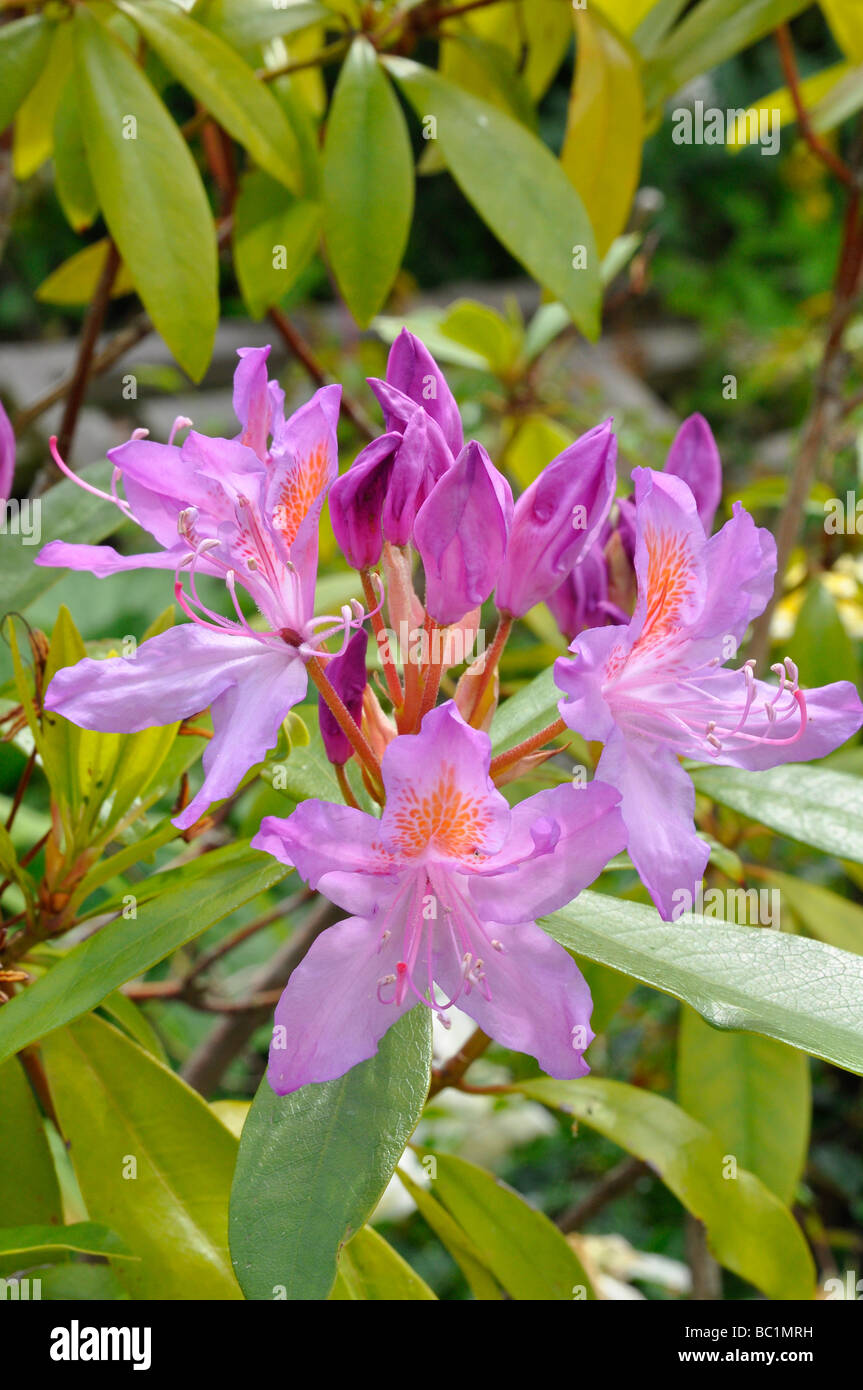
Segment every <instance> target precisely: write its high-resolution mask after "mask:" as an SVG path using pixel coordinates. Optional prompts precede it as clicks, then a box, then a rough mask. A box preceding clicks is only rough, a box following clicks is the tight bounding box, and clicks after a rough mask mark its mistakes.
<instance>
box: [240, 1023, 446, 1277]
mask: <svg viewBox="0 0 863 1390" xmlns="http://www.w3.org/2000/svg"><path fill="white" fill-rule="evenodd" d="M430 1068H431V1016H430V1011H429V1010H428V1009H426V1008H423V1007H421V1006H420V1005H417V1006H416V1008H414V1009H411V1011H410V1013H408V1014H405V1015H404V1016H403V1017H402V1018H401V1019H400V1020H399V1022H398V1023H396V1024H395V1025H394V1026H393V1027H392V1028H390V1030H389V1032H387V1033H386V1034H385V1035H384V1037H383V1038H382V1039H381V1043H380V1048H379V1050H378V1052H377V1053H376V1054H375V1056H374V1057H370V1058H369V1060H368V1061H367V1062H361V1063H360V1065H359V1066H356V1067H354V1068H352V1070H351V1071H349V1072H348V1073H347V1074H346V1075H345V1076H342V1077H340V1078H339V1079H338V1080H337V1081H325V1082H323V1083H321V1084H319V1085H312V1086H303V1087H302V1089H301V1090H299V1091H294V1092H293V1094H292V1095H289V1096H277V1095H276V1094H275V1092H274V1091H273V1090H272V1088H271V1087H270V1084H269V1082H268V1081H267V1079H266V1077H265V1078H264V1080H263V1081H262V1082H261V1085H260V1086H259V1088H258V1093H257V1095H256V1096H255V1100H254V1104H253V1105H252V1109H251V1111H250V1112H249V1117H248V1119H247V1120H246V1123H245V1126H244V1128H243V1137H242V1139H241V1141H240V1153H239V1157H238V1159H237V1172H236V1176H235V1178H234V1187H233V1191H232V1193H231V1218H230V1231H231V1254H232V1256H233V1260H234V1269H235V1271H236V1274H237V1278H238V1279H239V1281H240V1284H241V1285H242V1288H243V1292H244V1293H245V1295H246V1297H247V1298H254V1299H271V1298H274V1297H276V1296H281V1297H285V1298H288V1299H307V1300H315V1299H324V1298H326V1297H327V1295H328V1293H329V1292H330V1289H331V1288H332V1285H333V1281H334V1279H335V1277H336V1260H337V1257H338V1253H339V1250H340V1248H341V1246H342V1245H344V1243H345V1241H347V1240H349V1239H350V1237H351V1235H353V1234H354V1233H355V1232H357V1231H359V1230H360V1229H361V1227H362V1226H363V1225H364V1224H365V1222H366V1220H367V1219H368V1217H369V1216H370V1215H371V1213H372V1212H373V1211H374V1209H375V1207H376V1206H377V1204H378V1201H379V1199H380V1197H381V1194H382V1193H383V1191H384V1189H385V1187H386V1185H387V1183H388V1182H389V1180H390V1178H391V1176H392V1174H393V1172H394V1170H395V1167H396V1164H397V1163H398V1161H399V1159H400V1158H401V1155H402V1152H403V1151H404V1147H405V1144H406V1143H407V1141H408V1139H409V1138H410V1136H411V1134H412V1133H413V1130H414V1128H415V1126H416V1124H417V1121H418V1120H419V1117H420V1115H421V1113H422V1108H423V1104H424V1103H425V1098H426V1095H427V1093H428V1084H429V1073H430Z"/></svg>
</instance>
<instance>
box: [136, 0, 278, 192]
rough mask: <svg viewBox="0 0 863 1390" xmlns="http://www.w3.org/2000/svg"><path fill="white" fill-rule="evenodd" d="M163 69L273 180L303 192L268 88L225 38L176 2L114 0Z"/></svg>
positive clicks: (274, 101)
mask: <svg viewBox="0 0 863 1390" xmlns="http://www.w3.org/2000/svg"><path fill="white" fill-rule="evenodd" d="M118 3H119V5H120V8H121V9H122V10H123V12H124V14H127V15H129V17H130V18H131V19H132V20H134V22H135V24H136V25H137V27H138V28H139V29H140V31H141V33H142V34H143V35H144V37H145V38H146V40H147V42H148V43H149V44H150V45H151V46H152V48H153V49H154V50H155V52H156V53H158V55H159V57H160V58H161V59H162V62H163V63H164V64H165V67H166V68H168V69H169V71H170V72H172V73H173V74H174V76H175V77H176V78H178V80H179V81H180V82H182V84H183V86H184V87H187V88H188V90H189V91H190V92H191V93H192V94H193V96H195V97H197V99H198V101H199V102H200V103H201V105H202V106H203V107H205V108H206V110H207V111H209V112H210V113H211V115H212V116H214V117H215V119H216V120H217V121H218V122H219V124H220V125H222V126H224V128H225V130H226V131H227V132H228V134H229V135H233V137H234V139H235V140H239V142H240V144H241V145H243V146H245V148H246V149H247V150H248V151H249V154H250V155H251V156H252V158H253V159H254V160H255V161H256V162H257V163H258V164H260V166H261V168H262V169H266V170H267V172H268V173H269V174H272V176H273V178H274V179H278V180H279V182H280V183H283V184H285V185H286V187H288V188H290V189H292V191H293V192H294V193H300V192H301V191H302V187H301V178H300V169H301V161H300V155H299V150H298V148H297V142H296V137H295V135H294V132H293V130H292V129H291V127H290V125H289V124H288V121H287V118H286V117H285V113H284V111H283V110H282V108H281V107H280V106H279V103H278V102H277V101H276V99H275V97H274V96H273V94H272V92H271V91H270V90H269V88H268V87H267V86H266V84H265V83H264V82H261V81H260V79H259V78H257V77H256V76H255V73H254V71H253V70H252V68H250V67H249V65H248V63H246V62H245V61H244V60H243V59H242V58H241V57H240V55H239V54H238V53H236V52H235V51H234V49H233V48H231V47H230V46H229V45H228V44H227V43H226V42H225V41H224V39H221V38H219V36H218V34H214V33H213V32H212V31H211V30H209V29H206V28H205V27H204V26H203V25H202V24H196V23H195V21H194V19H190V18H189V16H188V15H186V14H184V13H183V12H182V10H178V9H177V7H176V6H175V5H170V4H161V3H159V0H147V4H146V5H144V4H137V3H133V2H132V0H118Z"/></svg>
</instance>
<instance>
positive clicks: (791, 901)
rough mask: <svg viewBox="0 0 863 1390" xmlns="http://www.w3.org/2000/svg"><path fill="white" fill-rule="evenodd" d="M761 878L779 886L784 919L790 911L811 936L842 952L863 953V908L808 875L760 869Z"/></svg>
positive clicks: (859, 954) (858, 954)
mask: <svg viewBox="0 0 863 1390" xmlns="http://www.w3.org/2000/svg"><path fill="white" fill-rule="evenodd" d="M758 877H759V878H763V879H764V880H765V881H766V882H767V883H771V884H773V885H774V887H776V888H778V889H779V892H780V893H781V895H782V897H781V902H782V914H783V919H784V916H785V914H786V912H790V913H791V915H792V917H794V918H795V919H796V920H797V921H798V922H799V923H800V924H801V926H802V927H803V930H804V931H805V932H806V935H807V936H814V937H815V939H816V941H826V942H827V944H828V945H829V946H836V947H837V948H838V949H839V950H840V951H851V952H852V953H853V954H854V955H857V956H863V907H860V905H859V903H854V902H851V901H850V900H849V899H848V898H844V897H843V896H842V895H841V893H833V892H832V891H831V890H830V889H829V888H824V887H823V886H822V885H821V884H820V883H811V882H810V881H809V879H807V878H801V877H795V876H794V875H793V874H783V873H779V872H778V871H777V870H776V869H759V870H758Z"/></svg>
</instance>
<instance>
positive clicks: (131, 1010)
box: [100, 990, 230, 1128]
mask: <svg viewBox="0 0 863 1390" xmlns="http://www.w3.org/2000/svg"><path fill="white" fill-rule="evenodd" d="M100 1008H101V1009H102V1011H103V1013H106V1014H110V1015H111V1018H112V1019H113V1020H114V1022H115V1023H117V1024H119V1026H120V1027H121V1028H122V1030H123V1032H124V1033H128V1035H129V1037H130V1038H132V1039H133V1041H134V1042H136V1043H138V1045H139V1046H140V1047H143V1049H144V1051H145V1052H149V1053H150V1055H151V1057H155V1059H156V1061H157V1062H164V1064H165V1066H167V1065H168V1056H167V1053H166V1052H165V1049H164V1047H163V1046H162V1040H161V1038H160V1037H159V1034H158V1033H157V1032H156V1030H155V1028H154V1027H153V1025H152V1024H151V1023H150V1021H149V1019H148V1018H147V1016H146V1014H145V1013H144V1011H143V1009H139V1008H138V1005H137V1004H135V1003H134V1002H133V1000H131V999H129V997H128V996H127V995H125V994H121V992H120V990H115V991H114V993H113V994H109V995H108V998H107V999H103V1000H102V1003H101V1005H100ZM229 1128H230V1126H229Z"/></svg>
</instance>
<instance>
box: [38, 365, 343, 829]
mask: <svg viewBox="0 0 863 1390" xmlns="http://www.w3.org/2000/svg"><path fill="white" fill-rule="evenodd" d="M268 352H269V349H268V348H253V349H247V350H245V351H244V352H241V353H240V359H241V360H240V364H239V367H238V368H237V372H236V375H235V378H234V405H235V409H236V412H237V416H238V418H239V420H240V422H241V424H242V432H241V434H240V436H239V438H237V439H233V440H228V439H211V438H208V437H206V436H204V435H201V434H197V433H195V432H194V431H193V432H191V433H190V434H189V435H188V437H187V439H186V440H185V442H184V443H183V444H182V445H180V446H177V445H174V444H173V443H171V444H157V443H153V442H151V441H150V440H148V439H142V438H133V439H131V440H130V441H129V442H128V443H127V444H123V445H121V446H120V447H119V448H117V449H113V450H112V451H111V454H110V455H109V457H110V458H111V460H112V462H113V463H114V465H115V475H114V489H113V490H114V499H113V500H115V501H116V503H117V505H118V507H119V508H120V510H121V511H123V512H124V514H125V515H127V516H128V517H129V518H131V519H133V520H135V521H137V522H138V523H139V524H140V525H141V526H143V527H144V528H145V529H146V530H148V531H149V532H150V534H151V535H152V536H153V537H154V538H155V540H156V541H158V543H159V545H160V546H161V547H162V551H161V552H158V553H157V554H156V555H155V556H151V555H150V554H144V555H136V556H120V555H118V554H117V552H116V551H114V550H112V549H111V547H109V546H78V545H67V544H65V543H62V542H57V541H55V542H52V543H51V544H50V545H48V546H46V547H45V549H44V550H43V551H42V553H41V555H40V556H39V557H38V558H39V563H41V564H46V565H59V564H65V565H70V566H71V567H73V568H76V569H90V570H92V572H93V573H95V574H97V575H100V576H101V575H105V574H109V573H112V572H114V571H116V570H122V569H129V568H134V567H136V566H139V565H150V564H155V565H160V566H162V567H171V568H173V569H174V570H175V571H176V574H175V586H174V589H175V596H176V599H177V601H178V603H179V604H180V606H181V607H182V609H183V611H184V612H185V613H186V614H187V616H188V617H189V618H190V619H191V620H192V621H191V622H190V623H185V624H182V625H181V626H179V627H172V628H170V629H168V631H166V632H163V633H161V634H159V635H158V636H156V637H152V638H150V639H149V640H148V641H146V642H143V643H142V644H141V646H140V647H139V648H138V649H137V651H136V652H135V653H134V655H132V656H128V657H116V658H111V659H109V660H106V661H94V660H91V659H89V658H87V659H85V660H83V661H79V662H78V663H77V665H75V666H71V667H66V668H64V669H62V670H60V671H58V672H57V674H56V675H55V677H54V679H53V681H52V682H51V685H50V686H49V688H48V691H47V694H46V699H45V704H46V707H47V708H48V709H50V710H54V711H56V712H57V713H59V714H62V715H63V716H64V717H65V718H66V719H69V720H71V721H72V723H74V724H78V725H80V726H81V727H82V728H86V729H96V730H99V731H101V732H105V733H134V732H137V731H138V730H141V729H146V728H149V727H151V726H153V725H164V724H168V723H172V722H173V721H175V720H179V719H184V718H188V717H189V716H190V715H194V714H197V713H198V712H200V711H201V710H204V709H206V708H207V706H208V705H209V706H211V709H212V718H213V737H212V739H211V741H210V742H209V743H208V746H207V749H206V751H205V753H204V759H203V764H204V772H205V774H206V775H205V779H204V783H203V785H202V787H201V789H200V791H199V792H198V794H197V796H195V797H194V799H193V800H192V801H191V803H190V804H189V805H188V806H187V807H186V808H185V809H184V810H183V811H182V813H181V814H180V815H178V816H177V817H176V819H175V821H174V824H175V825H178V826H180V827H181V828H183V829H185V828H187V827H188V826H190V825H192V824H193V823H194V821H195V820H197V819H198V817H199V816H200V815H202V814H203V812H204V811H205V810H206V808H207V806H209V805H210V804H211V803H212V802H214V801H217V800H220V799H222V798H224V797H226V796H229V795H231V793H232V792H234V791H235V790H236V788H237V786H238V785H239V783H240V781H241V780H242V778H243V776H244V775H245V773H246V772H247V771H248V770H249V769H250V768H251V767H253V766H254V765H255V764H256V763H258V762H260V761H261V760H262V759H263V757H264V756H265V754H266V752H267V750H268V749H269V748H271V747H273V745H274V744H275V742H276V739H277V737H278V730H279V726H280V724H281V722H282V720H283V719H284V718H285V716H286V715H287V713H288V711H289V710H290V709H291V708H292V706H293V705H295V704H296V703H297V702H298V701H299V700H301V699H302V698H303V696H304V694H305V691H306V685H307V673H306V668H305V664H304V663H305V661H306V660H308V659H309V658H310V657H313V656H315V655H316V653H317V651H318V644H319V643H320V642H321V641H322V640H324V639H325V638H326V637H328V636H332V635H333V634H334V633H336V632H338V631H339V630H342V631H344V634H345V637H347V635H348V633H349V631H350V629H351V628H352V627H356V626H358V625H359V624H360V622H361V621H362V616H363V615H362V614H361V613H358V612H356V611H354V610H352V609H350V608H346V609H344V610H343V612H342V615H341V617H323V618H315V617H313V614H314V589H315V578H316V572H317V556H318V522H319V517H320V512H321V508H322V506H323V502H324V498H325V496H326V492H327V488H328V487H329V484H330V482H331V481H332V479H333V478H334V477H335V475H336V471H337V466H338V464H337V444H336V423H337V420H338V413H339V400H340V391H341V388H340V387H338V386H326V387H324V388H322V389H321V390H320V391H317V392H316V393H315V395H314V396H313V397H312V399H311V400H310V401H308V402H307V404H305V405H304V406H301V407H300V409H299V410H297V411H296V412H295V414H293V415H292V416H290V417H289V418H288V419H285V417H284V412H283V397H282V393H281V391H280V389H279V388H278V386H277V385H276V384H275V383H272V382H268V380H267V370H266V359H267V354H268ZM182 423H183V424H188V423H189V422H188V421H183V422H182ZM268 441H269V442H268ZM55 456H56V455H55ZM58 462H60V465H61V466H62V467H63V468H64V470H65V471H68V470H66V469H65V465H63V464H62V461H60V460H58ZM71 476H74V475H71ZM120 479H122V482H123V487H124V490H125V494H126V495H125V499H124V498H121V497H120V496H119V494H118V493H117V483H118V482H119V480H120ZM86 486H89V485H86ZM90 490H91V491H92V490H93V489H92V488H91V489H90ZM202 575H207V576H211V577H215V578H217V579H221V580H222V581H223V582H224V585H225V588H226V589H227V593H228V596H229V599H230V605H231V608H232V610H233V616H231V617H230V618H228V617H224V616H222V615H220V614H219V613H218V612H215V611H214V610H213V609H211V608H209V607H208V606H207V605H206V604H205V603H204V601H203V599H202V598H201V595H200V589H199V580H200V577H201V576H202ZM184 581H186V582H187V584H188V588H186V587H185V583H184ZM239 588H242V589H244V590H245V591H246V593H247V594H248V595H249V596H250V598H251V599H252V600H253V602H254V604H255V605H256V606H257V608H258V610H259V612H260V614H261V615H262V618H263V623H264V627H263V630H260V629H259V628H258V627H252V626H251V624H250V623H249V621H248V619H247V617H246V616H245V614H244V612H243V609H242V607H241V604H240V601H239V596H238V589H239Z"/></svg>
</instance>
